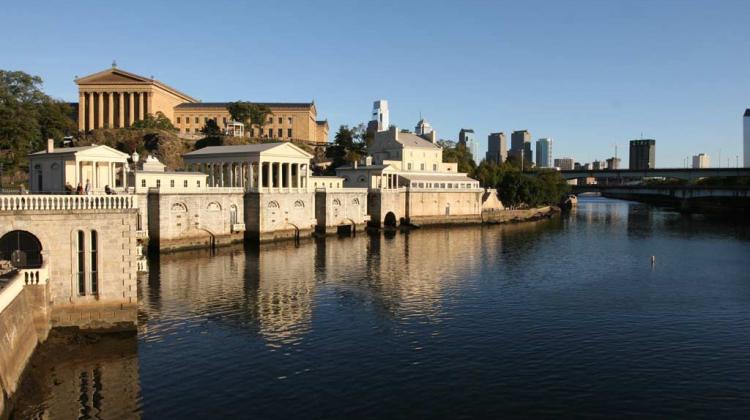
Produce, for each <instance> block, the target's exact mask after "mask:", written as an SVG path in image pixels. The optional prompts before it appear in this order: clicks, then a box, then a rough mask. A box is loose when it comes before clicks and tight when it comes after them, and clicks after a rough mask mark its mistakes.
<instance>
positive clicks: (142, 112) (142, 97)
mask: <svg viewBox="0 0 750 420" xmlns="http://www.w3.org/2000/svg"><path fill="white" fill-rule="evenodd" d="M145 103H146V92H138V119H139V120H142V119H144V118H146V109H145V107H144V106H143V105H144V104H145Z"/></svg>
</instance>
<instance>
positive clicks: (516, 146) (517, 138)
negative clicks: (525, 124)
mask: <svg viewBox="0 0 750 420" xmlns="http://www.w3.org/2000/svg"><path fill="white" fill-rule="evenodd" d="M510 156H511V157H513V158H514V159H516V160H517V161H520V160H521V157H522V156H523V160H524V166H526V165H529V164H530V163H531V162H532V160H533V158H534V156H533V155H532V154H531V133H529V131H528V130H518V131H514V132H513V133H512V134H511V135H510Z"/></svg>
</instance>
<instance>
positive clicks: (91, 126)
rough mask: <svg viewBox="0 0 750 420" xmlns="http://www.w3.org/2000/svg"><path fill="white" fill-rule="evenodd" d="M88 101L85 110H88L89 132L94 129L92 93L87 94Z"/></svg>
mask: <svg viewBox="0 0 750 420" xmlns="http://www.w3.org/2000/svg"><path fill="white" fill-rule="evenodd" d="M87 96H88V97H89V100H88V103H87V106H86V109H87V110H88V114H89V117H88V120H89V130H93V129H94V92H89V93H88V95H87Z"/></svg>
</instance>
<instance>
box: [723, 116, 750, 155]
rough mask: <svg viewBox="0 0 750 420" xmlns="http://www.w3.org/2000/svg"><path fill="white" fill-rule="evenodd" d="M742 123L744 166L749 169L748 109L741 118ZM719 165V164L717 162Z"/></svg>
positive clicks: (749, 134)
mask: <svg viewBox="0 0 750 420" xmlns="http://www.w3.org/2000/svg"><path fill="white" fill-rule="evenodd" d="M743 120H744V123H743V127H742V128H743V131H744V137H745V139H744V141H743V142H742V147H743V149H744V153H743V155H744V157H743V161H744V166H745V167H746V168H750V108H748V109H746V110H745V116H744V117H743ZM719 163H721V162H719Z"/></svg>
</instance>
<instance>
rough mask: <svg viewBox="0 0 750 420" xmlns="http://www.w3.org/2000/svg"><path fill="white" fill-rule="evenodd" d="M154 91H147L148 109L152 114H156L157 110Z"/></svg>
mask: <svg viewBox="0 0 750 420" xmlns="http://www.w3.org/2000/svg"><path fill="white" fill-rule="evenodd" d="M153 107H154V92H148V93H146V110H147V111H148V112H149V113H150V114H151V115H156V112H154V108H153Z"/></svg>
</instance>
